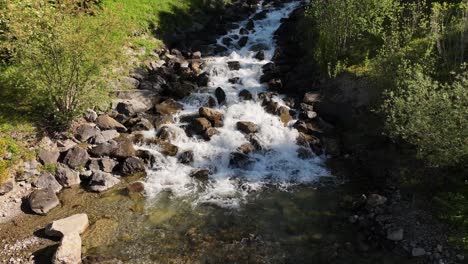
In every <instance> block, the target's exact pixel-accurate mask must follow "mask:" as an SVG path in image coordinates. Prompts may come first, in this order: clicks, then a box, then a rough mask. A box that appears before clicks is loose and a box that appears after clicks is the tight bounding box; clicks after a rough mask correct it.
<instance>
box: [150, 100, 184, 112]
mask: <svg viewBox="0 0 468 264" xmlns="http://www.w3.org/2000/svg"><path fill="white" fill-rule="evenodd" d="M155 109H156V112H157V113H158V114H160V115H172V114H175V113H177V112H179V111H180V110H182V109H183V106H182V105H181V104H179V103H178V102H176V101H175V100H174V99H167V100H165V101H164V102H162V103H160V104H158V105H156V106H155Z"/></svg>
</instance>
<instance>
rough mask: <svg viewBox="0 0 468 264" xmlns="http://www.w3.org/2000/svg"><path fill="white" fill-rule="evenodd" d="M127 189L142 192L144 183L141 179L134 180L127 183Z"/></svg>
mask: <svg viewBox="0 0 468 264" xmlns="http://www.w3.org/2000/svg"><path fill="white" fill-rule="evenodd" d="M127 191H128V192H129V193H143V192H144V191H145V184H144V183H143V182H141V181H136V182H132V183H130V184H128V186H127Z"/></svg>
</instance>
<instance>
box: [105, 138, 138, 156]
mask: <svg viewBox="0 0 468 264" xmlns="http://www.w3.org/2000/svg"><path fill="white" fill-rule="evenodd" d="M135 155H136V150H135V148H134V147H133V143H132V141H131V140H130V139H129V138H122V139H120V140H119V141H117V146H116V147H115V148H114V149H113V150H112V151H111V154H110V156H111V157H114V158H117V159H126V158H128V157H133V156H135Z"/></svg>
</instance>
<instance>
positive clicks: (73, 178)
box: [55, 164, 81, 188]
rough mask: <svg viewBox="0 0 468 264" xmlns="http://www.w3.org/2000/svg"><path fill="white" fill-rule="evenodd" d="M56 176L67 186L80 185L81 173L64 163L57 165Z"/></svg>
mask: <svg viewBox="0 0 468 264" xmlns="http://www.w3.org/2000/svg"><path fill="white" fill-rule="evenodd" d="M55 178H56V179H57V181H58V182H59V183H60V184H61V185H62V186H63V187H65V188H69V187H71V186H74V185H79V184H80V183H81V180H80V174H79V173H78V172H76V171H74V170H72V169H70V168H68V167H67V166H66V165H63V164H59V165H58V166H57V173H56V175H55Z"/></svg>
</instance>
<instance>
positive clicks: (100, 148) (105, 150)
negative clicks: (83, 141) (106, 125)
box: [89, 140, 133, 157]
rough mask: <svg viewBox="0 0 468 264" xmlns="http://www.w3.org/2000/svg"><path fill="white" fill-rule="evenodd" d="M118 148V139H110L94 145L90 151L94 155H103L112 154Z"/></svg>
mask: <svg viewBox="0 0 468 264" xmlns="http://www.w3.org/2000/svg"><path fill="white" fill-rule="evenodd" d="M132 146H133V145H132ZM117 148H118V143H117V142H116V141H113V140H111V141H109V142H106V143H102V144H99V145H97V146H96V147H93V148H92V149H91V150H90V151H89V153H90V154H91V155H92V156H93V157H103V156H109V155H111V154H112V153H113V152H114V151H115V150H116V149H117Z"/></svg>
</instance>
